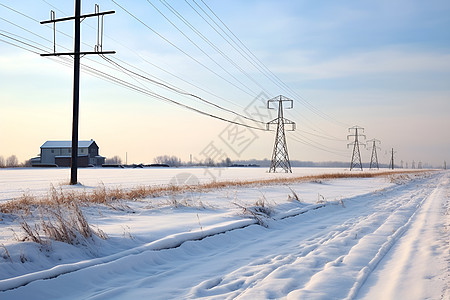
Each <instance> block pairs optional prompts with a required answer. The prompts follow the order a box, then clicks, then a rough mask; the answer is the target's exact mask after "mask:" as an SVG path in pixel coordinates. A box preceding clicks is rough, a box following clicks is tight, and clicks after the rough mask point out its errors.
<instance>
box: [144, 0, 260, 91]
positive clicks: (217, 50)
mask: <svg viewBox="0 0 450 300" xmlns="http://www.w3.org/2000/svg"><path fill="white" fill-rule="evenodd" d="M147 2H149V3H150V1H149V0H147ZM159 2H161V3H162V4H163V5H164V6H165V7H166V8H167V9H169V10H170V11H171V12H172V13H173V14H174V15H175V16H176V17H177V18H178V19H179V20H181V21H182V22H183V23H184V24H185V25H186V26H187V27H189V28H190V29H191V30H192V31H193V32H194V33H195V34H196V35H197V36H199V37H200V38H201V39H202V40H203V41H204V42H206V43H207V44H208V45H209V46H210V47H211V48H213V49H214V50H215V51H216V52H217V53H219V54H220V55H221V56H222V57H223V58H225V59H226V60H227V61H228V62H229V63H230V64H232V65H233V66H234V67H235V68H236V69H237V70H238V71H239V72H241V73H242V74H244V75H245V76H246V77H247V78H248V79H250V81H252V82H253V83H254V84H256V85H257V86H258V87H259V88H260V89H261V90H263V91H264V92H265V93H268V92H267V91H266V90H265V87H264V86H263V85H261V84H260V83H259V82H257V81H256V80H255V79H254V78H253V77H252V76H250V75H249V74H248V73H247V72H246V71H245V70H244V69H243V68H242V67H241V66H239V64H238V63H236V62H235V61H233V60H232V59H231V58H230V57H229V56H228V55H226V54H225V53H224V51H222V50H220V48H219V47H218V46H216V45H215V44H214V43H213V42H211V41H210V40H209V39H208V38H207V37H205V36H204V35H203V34H202V33H201V32H200V31H199V30H198V29H197V28H195V26H193V25H192V24H191V23H190V22H189V21H188V20H186V19H185V18H184V17H183V16H182V15H181V14H180V13H179V12H178V11H177V10H176V9H175V8H174V7H173V6H171V5H170V4H169V3H167V1H165V0H159ZM150 4H151V3H150ZM151 5H152V6H154V5H153V4H151ZM169 22H170V21H169ZM171 23H172V22H171Z"/></svg>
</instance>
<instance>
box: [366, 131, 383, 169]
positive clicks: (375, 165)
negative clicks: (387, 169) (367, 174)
mask: <svg viewBox="0 0 450 300" xmlns="http://www.w3.org/2000/svg"><path fill="white" fill-rule="evenodd" d="M367 143H372V145H371V146H370V147H371V148H372V155H371V156H370V165H369V169H372V168H373V169H375V168H377V170H379V169H380V168H379V166H378V154H377V148H378V149H380V147H378V146H377V144H378V145H379V144H381V141H379V140H377V139H371V140H368V141H367Z"/></svg>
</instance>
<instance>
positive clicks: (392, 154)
mask: <svg viewBox="0 0 450 300" xmlns="http://www.w3.org/2000/svg"><path fill="white" fill-rule="evenodd" d="M394 153H395V152H394V148H392V150H391V161H390V162H389V169H392V170H394Z"/></svg>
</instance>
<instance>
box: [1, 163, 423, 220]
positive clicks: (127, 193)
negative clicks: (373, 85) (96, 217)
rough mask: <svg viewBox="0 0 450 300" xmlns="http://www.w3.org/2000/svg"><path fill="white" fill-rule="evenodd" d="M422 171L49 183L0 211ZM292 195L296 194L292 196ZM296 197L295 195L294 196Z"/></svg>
mask: <svg viewBox="0 0 450 300" xmlns="http://www.w3.org/2000/svg"><path fill="white" fill-rule="evenodd" d="M421 172H422V173H423V172H425V170H420V171H398V172H379V173H365V172H361V173H333V174H322V175H310V176H299V177H292V178H272V179H262V180H236V181H213V182H209V183H202V184H198V185H169V186H167V185H165V186H138V187H135V188H131V189H121V188H106V187H105V186H104V185H103V184H102V185H100V186H99V187H97V188H96V189H94V190H93V191H89V192H88V191H64V190H62V188H60V189H59V190H58V189H56V188H55V187H54V186H51V188H50V191H49V193H48V195H47V196H44V197H40V198H39V197H35V196H32V195H28V194H24V195H23V196H21V197H19V198H17V199H14V200H11V201H7V202H3V203H0V212H1V213H5V214H11V213H18V212H21V214H25V215H27V214H29V213H30V209H31V208H33V207H42V206H48V207H54V206H58V205H59V206H68V205H71V204H72V203H79V204H81V205H89V204H104V205H111V203H113V202H115V201H118V200H138V199H144V198H149V197H150V198H153V197H160V196H172V197H173V196H174V195H177V194H182V193H187V192H207V191H210V190H217V189H224V188H230V187H246V186H266V185H278V184H283V185H287V184H293V183H299V182H320V183H321V182H322V180H328V179H339V178H371V177H381V176H393V175H396V174H411V173H421ZM293 196H294V198H295V196H296V195H293ZM296 198H297V199H298V196H297V197H296Z"/></svg>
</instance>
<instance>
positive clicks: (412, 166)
mask: <svg viewBox="0 0 450 300" xmlns="http://www.w3.org/2000/svg"><path fill="white" fill-rule="evenodd" d="M415 168H416V162H415V161H414V160H413V161H412V163H411V169H415Z"/></svg>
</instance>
